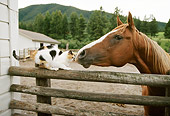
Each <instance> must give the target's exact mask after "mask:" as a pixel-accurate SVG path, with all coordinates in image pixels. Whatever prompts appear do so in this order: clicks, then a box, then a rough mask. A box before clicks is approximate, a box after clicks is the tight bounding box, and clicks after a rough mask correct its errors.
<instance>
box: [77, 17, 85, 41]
mask: <svg viewBox="0 0 170 116" xmlns="http://www.w3.org/2000/svg"><path fill="white" fill-rule="evenodd" d="M85 28H86V20H85V18H84V16H83V15H82V14H80V17H79V20H78V40H79V41H82V40H83V39H84V37H85V34H84V32H85Z"/></svg>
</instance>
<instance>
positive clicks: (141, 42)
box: [133, 33, 170, 74]
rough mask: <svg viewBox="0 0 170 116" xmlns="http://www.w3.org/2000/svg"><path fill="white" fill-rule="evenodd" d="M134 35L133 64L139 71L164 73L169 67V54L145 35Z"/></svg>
mask: <svg viewBox="0 0 170 116" xmlns="http://www.w3.org/2000/svg"><path fill="white" fill-rule="evenodd" d="M135 36H136V41H135V43H134V46H135V51H134V56H135V63H133V64H134V65H135V66H136V67H137V68H138V70H139V71H140V72H141V73H147V74H150V73H153V74H165V73H166V72H167V70H168V69H170V58H169V55H167V53H166V52H165V51H164V50H163V49H162V48H161V47H159V46H158V45H157V43H155V42H154V41H152V40H151V39H149V38H148V37H147V36H146V35H144V34H142V33H136V34H135Z"/></svg>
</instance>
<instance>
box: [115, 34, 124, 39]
mask: <svg viewBox="0 0 170 116" xmlns="http://www.w3.org/2000/svg"><path fill="white" fill-rule="evenodd" d="M114 38H115V39H116V40H121V39H123V37H122V36H121V35H115V36H114Z"/></svg>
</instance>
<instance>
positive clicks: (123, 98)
mask: <svg viewBox="0 0 170 116" xmlns="http://www.w3.org/2000/svg"><path fill="white" fill-rule="evenodd" d="M10 90H11V91H13V92H21V93H28V94H33V95H42V96H51V97H59V98H69V99H77V100H85V101H96V102H108V103H121V104H134V105H150V106H170V98H169V97H158V96H140V95H126V94H111V93H92V92H81V91H75V90H64V89H54V88H49V87H38V86H26V85H16V84H13V85H12V86H11V88H10Z"/></svg>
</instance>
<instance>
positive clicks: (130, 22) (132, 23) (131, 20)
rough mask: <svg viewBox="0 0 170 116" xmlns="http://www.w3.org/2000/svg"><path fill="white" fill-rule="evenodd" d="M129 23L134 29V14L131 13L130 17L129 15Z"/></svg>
mask: <svg viewBox="0 0 170 116" xmlns="http://www.w3.org/2000/svg"><path fill="white" fill-rule="evenodd" d="M127 22H128V24H129V27H131V28H133V27H134V26H135V25H134V22H133V18H132V14H131V13H130V12H129V15H128V19H127Z"/></svg>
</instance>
